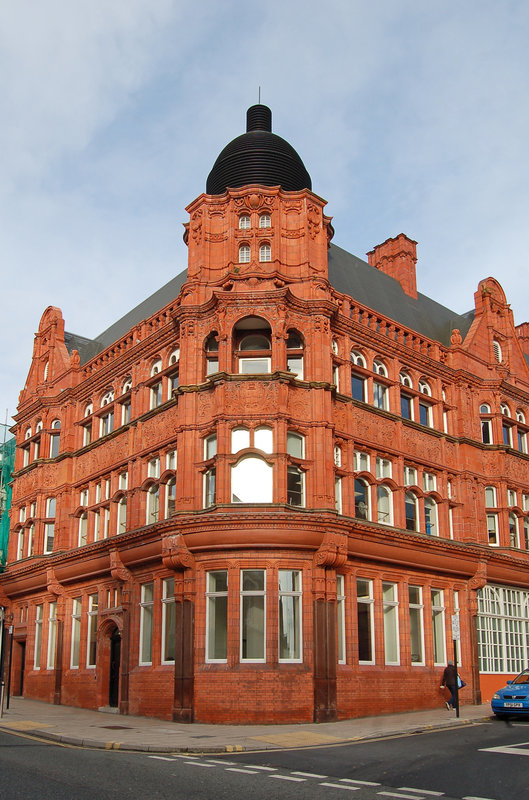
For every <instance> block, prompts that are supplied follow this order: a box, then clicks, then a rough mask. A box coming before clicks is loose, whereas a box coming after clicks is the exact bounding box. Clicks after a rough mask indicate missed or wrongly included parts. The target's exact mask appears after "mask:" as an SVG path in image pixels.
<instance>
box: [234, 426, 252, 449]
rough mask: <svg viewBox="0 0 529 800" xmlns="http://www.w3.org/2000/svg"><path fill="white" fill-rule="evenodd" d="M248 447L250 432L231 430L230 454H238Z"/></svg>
mask: <svg viewBox="0 0 529 800" xmlns="http://www.w3.org/2000/svg"><path fill="white" fill-rule="evenodd" d="M247 447H250V431H249V429H248V428H232V431H231V452H232V453H238V452H239V451H240V450H245V449H246V448H247Z"/></svg>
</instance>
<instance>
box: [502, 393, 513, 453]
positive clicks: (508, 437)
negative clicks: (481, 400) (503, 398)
mask: <svg viewBox="0 0 529 800" xmlns="http://www.w3.org/2000/svg"><path fill="white" fill-rule="evenodd" d="M500 411H501V414H502V416H503V417H510V416H511V410H510V408H509V406H508V405H507V403H500ZM501 427H502V434H503V444H505V445H507V447H512V428H513V426H512V425H511V424H510V423H508V422H506V421H505V420H503V421H502V424H501Z"/></svg>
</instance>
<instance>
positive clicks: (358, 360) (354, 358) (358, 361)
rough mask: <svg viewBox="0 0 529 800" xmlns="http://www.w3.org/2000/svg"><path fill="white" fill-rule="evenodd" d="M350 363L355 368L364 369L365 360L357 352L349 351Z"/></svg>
mask: <svg viewBox="0 0 529 800" xmlns="http://www.w3.org/2000/svg"><path fill="white" fill-rule="evenodd" d="M351 363H353V364H355V365H356V366H357V367H363V369H365V368H366V360H365V358H364V356H363V355H362V353H359V352H358V350H351Z"/></svg>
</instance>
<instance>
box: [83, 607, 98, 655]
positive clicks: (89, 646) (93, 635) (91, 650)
mask: <svg viewBox="0 0 529 800" xmlns="http://www.w3.org/2000/svg"><path fill="white" fill-rule="evenodd" d="M98 607H99V599H98V596H97V594H90V595H88V626H87V641H86V666H87V667H95V665H96V657H97V613H98Z"/></svg>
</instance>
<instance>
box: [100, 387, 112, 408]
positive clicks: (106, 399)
mask: <svg viewBox="0 0 529 800" xmlns="http://www.w3.org/2000/svg"><path fill="white" fill-rule="evenodd" d="M113 401H114V389H108V390H107V391H106V392H105V394H104V395H103V397H102V398H101V407H103V406H107V405H108V404H109V403H112V402H113Z"/></svg>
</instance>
